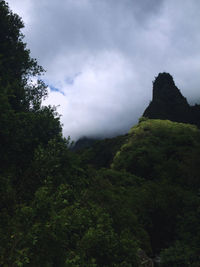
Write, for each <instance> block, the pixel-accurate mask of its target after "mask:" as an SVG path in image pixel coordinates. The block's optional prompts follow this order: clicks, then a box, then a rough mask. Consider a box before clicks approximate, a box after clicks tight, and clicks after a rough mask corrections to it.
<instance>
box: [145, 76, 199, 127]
mask: <svg viewBox="0 0 200 267" xmlns="http://www.w3.org/2000/svg"><path fill="white" fill-rule="evenodd" d="M143 116H144V117H148V118H150V119H168V120H171V121H176V122H185V123H193V124H197V125H199V123H200V118H199V117H200V108H199V106H198V107H197V108H194V107H191V106H190V105H189V104H188V102H187V100H186V98H185V97H184V96H183V95H182V94H181V92H180V90H179V89H178V88H177V87H176V85H175V82H174V80H173V77H172V76H171V75H170V74H169V73H166V72H163V73H159V74H158V76H157V77H156V78H155V80H154V81H153V99H152V101H151V103H150V104H149V106H148V107H147V108H146V110H145V111H144V114H143Z"/></svg>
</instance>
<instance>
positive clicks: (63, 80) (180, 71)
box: [8, 0, 200, 139]
mask: <svg viewBox="0 0 200 267" xmlns="http://www.w3.org/2000/svg"><path fill="white" fill-rule="evenodd" d="M8 3H9V5H10V8H11V9H12V10H13V11H14V12H16V13H17V14H19V15H20V16H21V17H22V19H23V21H24V22H25V29H24V34H25V42H27V45H28V48H30V50H31V53H32V56H33V57H35V58H37V60H38V62H39V64H41V65H42V66H43V67H44V68H45V69H46V74H45V75H44V77H43V79H44V80H45V82H46V83H47V84H48V85H49V98H48V99H47V100H46V101H45V102H44V103H45V104H51V105H56V106H58V105H59V107H58V112H59V113H60V114H61V115H62V117H61V121H62V123H63V133H64V135H65V136H68V135H70V136H71V138H72V139H77V138H79V137H80V136H84V135H85V136H97V135H98V136H111V135H115V134H121V133H124V132H126V131H127V130H128V129H129V128H130V127H131V126H132V125H133V124H135V123H136V122H137V120H138V118H139V117H140V116H141V115H142V113H143V111H144V109H145V108H146V107H147V105H148V104H149V101H150V100H151V98H152V80H154V77H155V76H157V75H158V73H159V72H169V73H171V74H172V75H173V77H174V81H175V83H176V85H177V87H178V88H179V89H180V90H181V93H182V94H183V95H184V96H185V97H186V98H187V99H188V102H189V103H191V104H194V103H195V102H198V103H200V75H199V71H200V50H199V47H200V31H199V25H200V1H199V0H190V1H188V0H175V1H174V0H161V1H156V0H141V1H137V0H123V1H121V0H65V1H64V0H61V1H53V0H40V1H39V0H35V1H34V0H9V1H8Z"/></svg>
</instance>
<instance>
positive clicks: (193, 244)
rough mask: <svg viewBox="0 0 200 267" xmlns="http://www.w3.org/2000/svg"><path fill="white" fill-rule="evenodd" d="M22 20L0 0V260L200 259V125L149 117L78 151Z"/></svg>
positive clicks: (123, 262) (194, 262)
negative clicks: (47, 102) (48, 100)
mask: <svg viewBox="0 0 200 267" xmlns="http://www.w3.org/2000/svg"><path fill="white" fill-rule="evenodd" d="M22 28H23V22H22V20H21V19H20V18H19V17H18V15H16V14H13V13H12V11H10V9H9V7H8V5H7V4H6V3H5V2H4V1H0V266H9V267H10V266H33V267H36V266H41V267H43V266H44V267H48V266H49V267H50V266H60V267H62V266H69V267H71V266H72V267H73V266H74V267H75V266H76V267H77V266H90V267H95V266H100V267H101V266H116V267H119V266H121V267H128V266H134V267H137V266H139V267H141V266H146V267H147V266H162V267H163V266H164V267H169V266H172V267H173V266H174V267H176V266H181V267H184V266H192V267H198V266H199V264H200V249H199V244H200V225H199V219H200V194H199V193H200V192H199V188H200V177H199V173H200V131H199V129H198V128H197V127H196V126H194V125H190V124H184V123H178V122H172V121H169V120H159V119H147V118H141V119H140V121H139V123H138V124H137V125H135V126H134V127H133V128H132V129H131V130H130V132H129V133H128V134H127V135H124V136H118V137H115V138H113V139H105V140H101V141H97V142H94V143H93V144H92V145H91V146H90V147H89V148H88V147H86V148H82V149H81V150H79V151H75V152H74V151H73V150H72V149H71V147H70V140H68V139H65V138H64V137H63V136H62V127H61V124H60V119H59V115H58V114H57V113H56V110H55V109H54V108H53V107H50V106H48V107H43V106H42V105H41V103H42V99H43V98H44V97H46V96H47V90H46V85H45V84H44V83H43V82H42V80H41V79H40V78H38V77H40V75H41V74H42V72H43V69H42V68H41V67H40V66H39V65H38V64H37V62H36V60H35V59H32V58H31V57H30V51H29V50H28V49H27V48H26V44H25V43H24V42H23V35H22V33H21V29H22ZM33 80H34V82H33ZM35 80H37V82H35Z"/></svg>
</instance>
